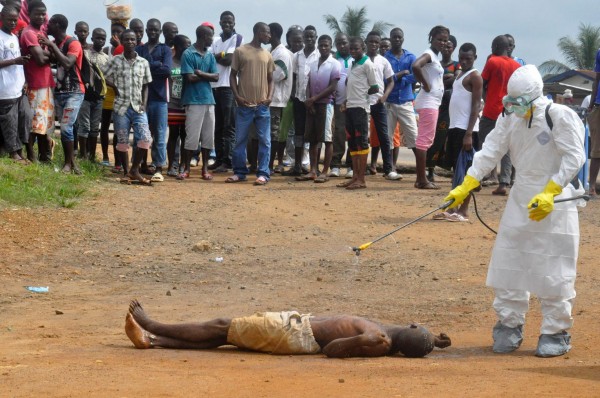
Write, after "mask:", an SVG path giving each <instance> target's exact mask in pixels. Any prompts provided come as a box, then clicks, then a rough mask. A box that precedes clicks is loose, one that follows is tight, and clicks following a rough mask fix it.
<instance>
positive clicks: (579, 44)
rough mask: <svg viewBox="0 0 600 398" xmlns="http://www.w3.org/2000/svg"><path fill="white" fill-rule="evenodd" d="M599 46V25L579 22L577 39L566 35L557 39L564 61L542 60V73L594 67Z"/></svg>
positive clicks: (557, 72) (556, 72)
mask: <svg viewBox="0 0 600 398" xmlns="http://www.w3.org/2000/svg"><path fill="white" fill-rule="evenodd" d="M599 48H600V27H598V26H592V25H586V24H583V23H582V24H580V25H579V34H578V35H577V39H572V38H570V37H568V36H565V37H561V38H560V39H559V40H558V49H559V50H560V52H561V53H562V54H563V57H564V58H565V60H566V63H563V62H560V61H557V60H554V59H551V60H548V61H545V62H543V63H542V64H541V65H540V67H539V69H540V72H541V73H542V74H545V75H547V74H559V73H563V72H566V71H569V70H571V69H591V70H593V69H594V63H595V61H596V52H597V51H598V49H599Z"/></svg>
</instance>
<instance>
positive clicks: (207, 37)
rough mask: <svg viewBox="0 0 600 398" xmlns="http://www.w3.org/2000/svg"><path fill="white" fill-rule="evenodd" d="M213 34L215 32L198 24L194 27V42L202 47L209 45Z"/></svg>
mask: <svg viewBox="0 0 600 398" xmlns="http://www.w3.org/2000/svg"><path fill="white" fill-rule="evenodd" d="M214 34H215V32H214V31H213V30H212V29H211V28H209V27H208V26H205V25H200V26H198V27H197V28H196V43H197V44H198V45H199V46H200V47H202V48H207V47H210V45H211V44H212V42H213V36H214Z"/></svg>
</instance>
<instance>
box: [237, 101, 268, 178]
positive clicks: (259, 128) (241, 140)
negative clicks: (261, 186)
mask: <svg viewBox="0 0 600 398" xmlns="http://www.w3.org/2000/svg"><path fill="white" fill-rule="evenodd" d="M251 124H254V127H255V128H256V135H257V136H258V164H257V171H256V176H257V177H261V176H262V177H265V178H266V179H267V180H269V176H270V170H269V159H270V157H271V112H270V110H269V107H268V106H265V105H258V106H252V107H246V106H239V107H237V109H236V115H235V125H236V132H235V146H234V147H233V156H232V160H233V173H234V174H235V175H237V176H239V177H241V178H246V175H247V174H248V167H246V157H247V153H246V146H247V144H248V135H249V133H250V125H251Z"/></svg>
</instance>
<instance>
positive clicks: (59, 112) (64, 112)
mask: <svg viewBox="0 0 600 398" xmlns="http://www.w3.org/2000/svg"><path fill="white" fill-rule="evenodd" d="M82 102H83V93H55V94H54V108H55V109H56V117H57V118H58V120H59V121H60V139H61V140H62V141H70V142H73V141H74V140H75V137H74V136H73V125H74V124H75V122H76V121H77V115H78V114H79V108H81V103H82Z"/></svg>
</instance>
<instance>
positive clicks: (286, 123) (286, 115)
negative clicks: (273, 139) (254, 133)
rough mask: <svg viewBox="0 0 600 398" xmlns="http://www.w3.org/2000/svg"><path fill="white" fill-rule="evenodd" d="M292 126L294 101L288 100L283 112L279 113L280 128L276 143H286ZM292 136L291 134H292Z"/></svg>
mask: <svg viewBox="0 0 600 398" xmlns="http://www.w3.org/2000/svg"><path fill="white" fill-rule="evenodd" d="M293 125H294V101H292V100H289V101H288V103H287V105H286V106H285V108H283V112H282V113H281V128H280V129H279V137H278V138H277V141H279V142H286V141H287V139H288V134H289V132H290V129H291V128H292V126H293ZM292 135H293V134H292Z"/></svg>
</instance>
